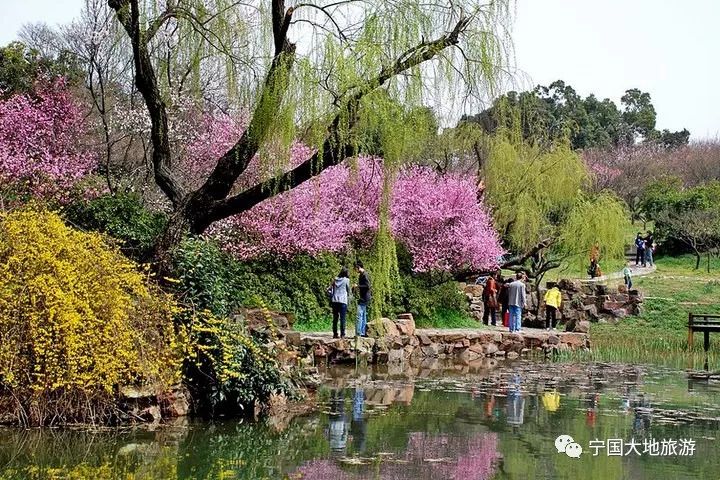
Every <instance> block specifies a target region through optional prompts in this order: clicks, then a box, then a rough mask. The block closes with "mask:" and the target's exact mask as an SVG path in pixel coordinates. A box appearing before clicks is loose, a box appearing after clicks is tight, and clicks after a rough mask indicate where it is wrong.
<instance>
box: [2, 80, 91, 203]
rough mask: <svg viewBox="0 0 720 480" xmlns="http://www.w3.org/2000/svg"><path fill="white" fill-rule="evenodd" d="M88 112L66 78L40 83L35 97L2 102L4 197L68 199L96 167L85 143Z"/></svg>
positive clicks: (22, 97) (16, 98) (25, 96)
mask: <svg viewBox="0 0 720 480" xmlns="http://www.w3.org/2000/svg"><path fill="white" fill-rule="evenodd" d="M85 133H86V125H85V122H84V116H83V110H82V107H81V105H80V104H79V102H78V101H77V100H76V99H75V98H73V96H72V94H71V93H70V91H69V90H68V89H67V86H66V84H65V82H64V81H63V80H55V81H53V82H50V83H47V84H43V85H39V86H38V87H37V89H36V92H35V93H34V94H32V95H28V94H18V95H14V96H11V97H10V98H8V99H6V100H0V199H2V200H3V203H5V201H7V200H8V199H13V198H26V197H36V198H43V199H54V200H58V201H65V200H67V199H68V193H69V191H70V190H71V189H72V187H73V186H74V185H75V184H76V183H77V182H78V181H79V180H80V179H81V178H83V177H84V176H85V175H87V174H88V173H89V172H90V171H92V170H93V168H95V166H96V164H97V160H96V157H95V156H94V155H93V154H92V153H91V152H90V151H89V150H87V149H84V148H83V147H82V145H81V139H82V138H83V137H84V136H85Z"/></svg>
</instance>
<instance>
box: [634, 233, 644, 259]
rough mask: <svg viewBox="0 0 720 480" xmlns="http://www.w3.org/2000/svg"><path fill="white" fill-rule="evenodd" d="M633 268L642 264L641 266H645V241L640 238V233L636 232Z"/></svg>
mask: <svg viewBox="0 0 720 480" xmlns="http://www.w3.org/2000/svg"><path fill="white" fill-rule="evenodd" d="M635 248H636V250H637V252H636V253H635V266H636V267H637V266H638V265H640V263H641V262H642V266H643V267H644V266H645V239H644V238H643V237H642V233H640V232H638V234H637V237H635Z"/></svg>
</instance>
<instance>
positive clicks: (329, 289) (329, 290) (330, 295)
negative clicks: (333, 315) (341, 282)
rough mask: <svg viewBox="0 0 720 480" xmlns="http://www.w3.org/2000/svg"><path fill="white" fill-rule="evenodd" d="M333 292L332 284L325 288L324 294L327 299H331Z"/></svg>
mask: <svg viewBox="0 0 720 480" xmlns="http://www.w3.org/2000/svg"><path fill="white" fill-rule="evenodd" d="M334 293H335V285H334V284H332V285H330V286H329V287H327V289H326V290H325V295H327V298H328V300H330V301H332V297H333V294H334Z"/></svg>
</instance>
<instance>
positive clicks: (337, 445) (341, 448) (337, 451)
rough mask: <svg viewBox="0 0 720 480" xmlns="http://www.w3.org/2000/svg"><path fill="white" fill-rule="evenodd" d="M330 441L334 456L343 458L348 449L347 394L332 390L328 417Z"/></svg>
mask: <svg viewBox="0 0 720 480" xmlns="http://www.w3.org/2000/svg"><path fill="white" fill-rule="evenodd" d="M328 440H329V442H330V450H331V451H332V452H333V455H334V456H338V457H342V456H344V455H345V449H346V448H347V422H346V421H345V394H344V392H342V391H340V390H332V397H331V400H330V414H329V415H328Z"/></svg>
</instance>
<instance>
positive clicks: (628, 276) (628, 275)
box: [623, 265, 632, 290]
mask: <svg viewBox="0 0 720 480" xmlns="http://www.w3.org/2000/svg"><path fill="white" fill-rule="evenodd" d="M623 278H625V286H626V287H627V289H628V290H630V289H631V288H632V270H630V267H629V266H628V265H625V268H623Z"/></svg>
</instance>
